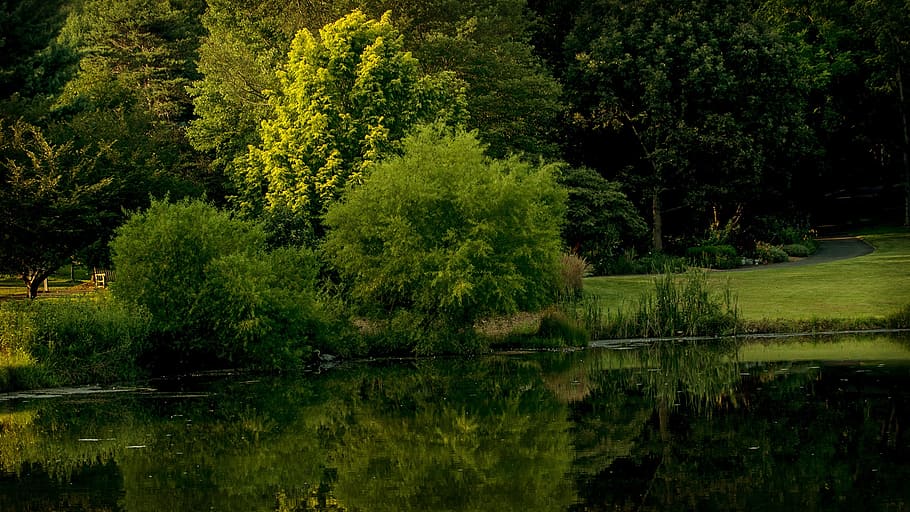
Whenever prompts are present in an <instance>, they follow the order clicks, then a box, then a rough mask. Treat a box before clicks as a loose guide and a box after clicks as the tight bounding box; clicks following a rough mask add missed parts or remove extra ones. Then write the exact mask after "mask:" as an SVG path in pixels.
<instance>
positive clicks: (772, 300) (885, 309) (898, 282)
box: [585, 233, 910, 321]
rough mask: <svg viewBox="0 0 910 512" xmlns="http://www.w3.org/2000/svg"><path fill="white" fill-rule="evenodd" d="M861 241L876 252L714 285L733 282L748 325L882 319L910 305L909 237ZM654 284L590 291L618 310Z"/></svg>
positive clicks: (644, 279)
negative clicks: (798, 321) (749, 322)
mask: <svg viewBox="0 0 910 512" xmlns="http://www.w3.org/2000/svg"><path fill="white" fill-rule="evenodd" d="M862 238H863V239H864V240H865V241H866V242H868V243H870V244H872V246H873V247H875V252H873V253H871V254H868V255H866V256H861V257H858V258H853V259H848V260H840V261H835V262H828V263H820V264H818V265H806V266H798V267H779V268H775V267H770V268H758V269H755V270H751V271H742V272H710V273H709V282H710V283H711V284H712V285H713V286H714V287H716V288H717V289H722V288H723V286H724V285H725V284H726V283H729V286H730V289H731V290H732V291H733V293H734V294H735V295H736V297H737V301H738V304H739V309H740V317H741V319H743V320H745V321H759V320H812V319H835V320H853V319H861V318H881V317H884V316H886V315H888V314H892V313H895V312H897V311H899V310H900V309H902V308H903V307H905V306H907V305H910V233H891V234H873V235H865V236H863V237H862ZM652 280H653V276H611V277H593V278H588V279H586V280H585V290H586V291H588V292H592V293H594V294H595V296H596V297H598V298H599V300H600V303H601V304H602V307H603V308H604V309H607V310H616V309H618V308H622V307H626V306H629V305H631V304H634V303H635V302H636V301H637V300H638V298H639V296H640V295H641V294H642V293H643V292H644V291H646V290H648V289H649V288H650V287H651V283H652Z"/></svg>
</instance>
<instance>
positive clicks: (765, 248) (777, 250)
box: [755, 242, 790, 263]
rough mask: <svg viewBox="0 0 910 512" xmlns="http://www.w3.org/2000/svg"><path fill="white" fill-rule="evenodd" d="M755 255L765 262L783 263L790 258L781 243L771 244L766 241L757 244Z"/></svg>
mask: <svg viewBox="0 0 910 512" xmlns="http://www.w3.org/2000/svg"><path fill="white" fill-rule="evenodd" d="M755 257H756V259H759V260H761V261H763V262H764V263H783V262H785V261H787V260H789V259H790V257H789V256H787V253H786V252H785V251H784V250H783V249H782V248H781V247H780V246H779V245H771V244H769V243H766V242H758V243H757V244H755Z"/></svg>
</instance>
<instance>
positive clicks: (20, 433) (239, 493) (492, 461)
mask: <svg viewBox="0 0 910 512" xmlns="http://www.w3.org/2000/svg"><path fill="white" fill-rule="evenodd" d="M908 384H910V335H908V334H906V333H903V334H901V333H893V334H876V335H851V336H834V337H816V338H799V337H791V338H786V339H759V340H749V341H747V340H733V339H727V340H701V341H690V342H680V341H677V342H666V341H665V342H653V343H644V342H639V343H636V344H621V343H612V344H610V346H608V347H601V348H589V349H586V350H575V351H544V352H507V353H497V354H492V355H485V356H481V357H475V358H424V359H383V360H372V361H370V360H363V361H348V362H344V363H340V364H337V365H334V366H333V367H331V368H328V367H327V366H326V365H323V366H322V367H313V368H310V369H309V370H308V371H306V372H301V373H295V374H288V375H283V376H262V375H255V374H248V373H206V374H197V375H185V376H174V377H168V378H162V379H154V380H150V381H144V382H141V383H139V384H134V385H130V386H125V387H97V386H96V387H83V388H59V389H54V390H43V391H30V392H17V393H7V394H2V395H0V510H4V511H25V510H28V511H51V510H54V511H66V510H79V511H102V510H104V511H112V510H118V511H130V512H136V511H143V510H149V511H153V510H154V511H159V510H221V511H233V510H236V511H244V512H246V511H260V510H262V511H266V510H268V511H304V510H306V511H310V510H395V511H402V510H490V509H491V508H495V509H496V510H522V511H531V510H547V511H553V510H567V511H575V510H579V511H580V510H604V509H611V510H613V509H621V510H626V509H636V510H668V509H686V510H704V509H711V510H794V509H800V510H803V509H808V510H818V509H830V508H833V509H843V510H857V509H870V510H901V509H904V508H906V507H908V506H910V492H908V490H907V487H906V481H907V479H908V477H910V462H908V461H910V434H908V433H907V432H908V429H907V425H908V423H910V385H908Z"/></svg>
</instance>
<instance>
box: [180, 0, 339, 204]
mask: <svg viewBox="0 0 910 512" xmlns="http://www.w3.org/2000/svg"><path fill="white" fill-rule="evenodd" d="M207 4H208V6H207V9H206V11H205V14H204V15H203V16H202V19H201V20H202V25H203V26H204V28H205V30H206V32H207V33H206V35H205V36H204V38H203V40H202V43H201V45H200V47H199V59H198V70H199V74H200V76H199V78H198V79H197V80H195V81H194V82H193V84H192V85H191V87H190V89H189V91H190V94H191V96H192V98H193V104H194V107H195V114H196V118H195V119H193V120H192V121H191V123H190V126H189V127H188V130H187V131H188V136H189V139H190V142H191V143H192V144H193V146H194V147H195V148H196V149H198V150H200V151H204V152H205V153H206V154H207V155H209V156H210V158H211V159H212V172H213V173H215V174H218V175H220V176H224V177H225V178H226V179H228V180H230V181H231V183H230V184H231V185H232V189H231V190H230V192H229V193H230V194H232V195H237V194H239V193H240V192H239V190H238V189H243V188H245V185H244V184H243V183H242V181H240V182H237V181H235V178H236V177H237V176H238V172H239V169H242V168H245V167H246V165H247V164H246V157H247V156H248V155H249V149H248V148H249V146H251V145H253V146H258V145H259V143H260V139H259V127H260V124H261V122H262V121H263V120H264V119H266V118H267V117H268V116H269V115H270V113H271V112H272V107H271V106H270V105H269V91H278V90H280V88H281V83H280V81H279V80H278V76H277V74H276V73H275V71H276V70H277V69H279V68H280V67H281V66H282V65H283V64H284V63H285V62H286V61H287V56H288V51H289V50H290V47H291V41H292V40H293V39H294V35H295V34H297V32H298V31H300V30H303V29H307V30H310V31H312V32H317V31H318V30H319V29H320V28H322V27H323V26H325V25H328V24H329V23H331V22H333V21H335V20H337V19H339V18H341V17H342V16H344V15H345V14H347V13H349V12H350V11H351V10H352V9H353V2H326V1H321V0H294V1H290V2H288V1H284V0H247V1H243V2H236V1H234V0H208V2H207ZM348 4H350V5H348Z"/></svg>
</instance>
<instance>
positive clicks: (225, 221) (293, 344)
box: [111, 201, 318, 369]
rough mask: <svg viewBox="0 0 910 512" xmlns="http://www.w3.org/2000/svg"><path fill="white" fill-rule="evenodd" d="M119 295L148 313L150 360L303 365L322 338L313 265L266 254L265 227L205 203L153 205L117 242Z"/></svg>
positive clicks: (310, 260) (290, 252)
mask: <svg viewBox="0 0 910 512" xmlns="http://www.w3.org/2000/svg"><path fill="white" fill-rule="evenodd" d="M111 247H112V252H113V261H114V265H115V268H116V269H117V281H116V283H114V286H112V290H113V292H114V293H115V294H116V296H117V297H118V298H120V299H123V300H124V301H127V302H130V303H134V304H137V305H139V306H141V307H143V308H146V309H147V310H148V311H149V313H150V314H151V318H152V331H153V336H151V337H150V343H149V345H148V346H147V348H146V351H145V355H146V356H147V357H146V360H147V361H148V362H149V363H150V364H153V365H162V366H164V367H163V368H161V369H173V368H172V367H173V366H174V364H177V365H205V366H208V365H218V366H223V365H226V364H233V365H237V364H240V365H245V366H255V367H264V368H282V367H287V366H292V365H294V364H300V362H301V359H302V358H304V357H305V356H306V355H307V354H308V352H309V343H310V341H311V338H312V337H313V336H314V335H316V333H317V332H316V331H317V328H316V326H317V324H318V319H317V317H318V315H317V312H316V306H315V291H314V289H315V276H316V260H315V257H314V256H313V255H312V254H311V253H310V252H309V251H307V250H303V249H280V250H276V251H274V252H268V251H267V250H266V236H265V233H264V230H263V229H262V226H261V225H259V224H256V223H252V222H248V221H243V220H240V219H235V218H232V217H231V216H230V215H229V214H228V213H225V212H222V211H219V210H218V209H216V208H215V207H213V206H210V205H208V204H206V203H204V202H201V201H182V202H180V203H177V204H168V203H166V202H163V201H153V203H152V205H151V207H150V208H149V209H148V210H147V211H145V212H142V213H136V214H134V215H132V216H131V217H130V218H129V219H128V220H127V222H126V223H125V224H124V225H123V226H121V228H120V229H118V231H117V236H116V238H115V239H114V241H113V242H112V243H111Z"/></svg>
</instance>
